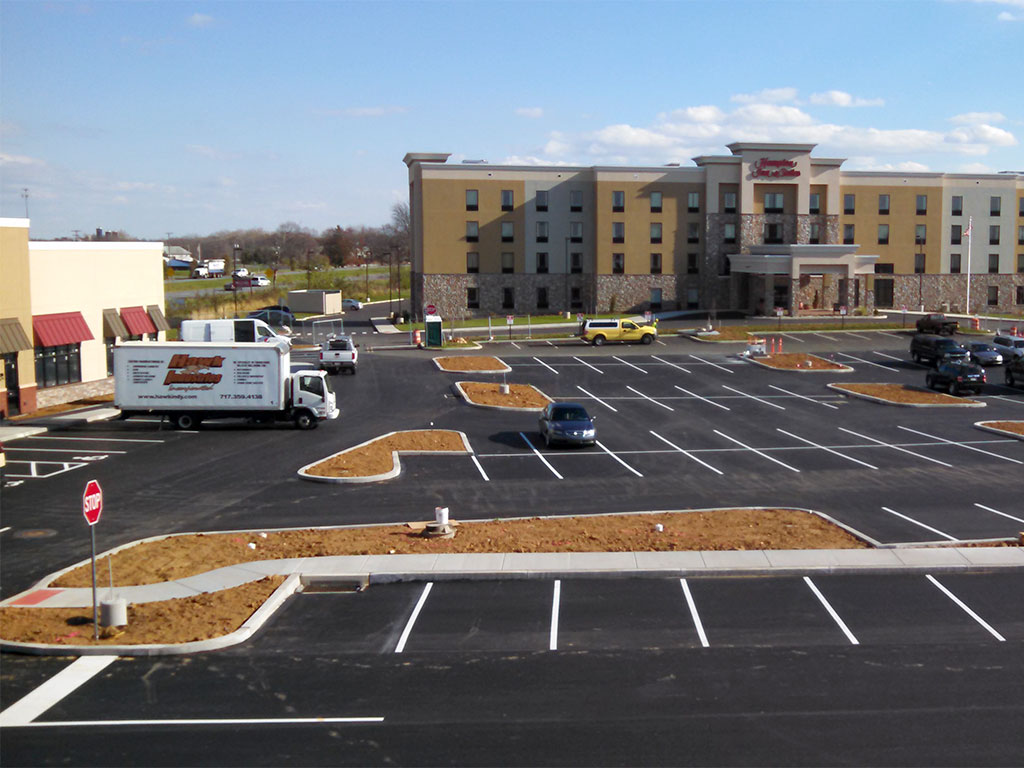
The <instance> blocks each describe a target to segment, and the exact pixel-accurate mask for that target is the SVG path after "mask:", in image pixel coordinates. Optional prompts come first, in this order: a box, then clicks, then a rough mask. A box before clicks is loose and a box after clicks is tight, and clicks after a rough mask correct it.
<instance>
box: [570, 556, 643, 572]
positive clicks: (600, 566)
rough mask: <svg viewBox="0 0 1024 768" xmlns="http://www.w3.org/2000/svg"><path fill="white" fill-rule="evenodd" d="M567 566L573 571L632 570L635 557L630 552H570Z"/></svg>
mask: <svg viewBox="0 0 1024 768" xmlns="http://www.w3.org/2000/svg"><path fill="white" fill-rule="evenodd" d="M569 567H570V568H571V569H572V570H574V571H588V570H590V571H632V570H635V569H636V557H635V556H634V555H633V553H632V552H570V553H569Z"/></svg>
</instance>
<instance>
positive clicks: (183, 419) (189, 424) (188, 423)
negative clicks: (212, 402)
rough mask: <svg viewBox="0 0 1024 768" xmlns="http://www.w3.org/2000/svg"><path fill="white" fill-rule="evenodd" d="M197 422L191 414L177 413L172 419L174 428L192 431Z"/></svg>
mask: <svg viewBox="0 0 1024 768" xmlns="http://www.w3.org/2000/svg"><path fill="white" fill-rule="evenodd" d="M198 424H199V422H198V421H197V420H196V418H195V416H193V415H192V414H191V413H179V414H178V415H177V416H175V417H174V426H175V427H177V428H178V429H194V428H195V427H196V426H198Z"/></svg>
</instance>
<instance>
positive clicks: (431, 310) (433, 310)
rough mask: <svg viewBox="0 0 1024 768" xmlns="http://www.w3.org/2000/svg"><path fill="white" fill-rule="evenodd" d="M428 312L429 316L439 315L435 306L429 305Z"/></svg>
mask: <svg viewBox="0 0 1024 768" xmlns="http://www.w3.org/2000/svg"><path fill="white" fill-rule="evenodd" d="M426 310H427V314H428V315H436V314H437V307H435V306H434V305H433V304H427V306H426Z"/></svg>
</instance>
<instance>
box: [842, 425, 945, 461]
mask: <svg viewBox="0 0 1024 768" xmlns="http://www.w3.org/2000/svg"><path fill="white" fill-rule="evenodd" d="M839 429H841V430H842V431H843V432H846V433H847V434H850V435H853V436H854V437H859V438H861V439H862V440H870V441H871V442H873V443H877V444H878V445H884V446H885V447H886V448H892V449H893V450H894V451H900V452H901V453H909V454H910V455H911V456H916V457H917V458H919V459H924V460H925V461H931V462H933V463H935V464H941V465H942V466H944V467H952V466H953V465H952V464H947V463H946V462H944V461H939V460H938V459H933V458H932V457H931V456H925V455H924V454H923V453H915V452H914V451H909V450H907V449H906V448H901V447H900V446H898V445H893V444H892V443H887V442H885V441H884V440H876V439H875V438H873V437H868V436H867V435H862V434H860V433H859V432H854V431H853V430H852V429H847V428H846V427H840V428H839Z"/></svg>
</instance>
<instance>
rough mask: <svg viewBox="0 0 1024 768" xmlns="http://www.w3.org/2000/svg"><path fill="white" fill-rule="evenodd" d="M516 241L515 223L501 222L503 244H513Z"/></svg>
mask: <svg viewBox="0 0 1024 768" xmlns="http://www.w3.org/2000/svg"><path fill="white" fill-rule="evenodd" d="M515 239H516V225H515V222H514V221H503V222H501V242H503V243H512V242H515Z"/></svg>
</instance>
